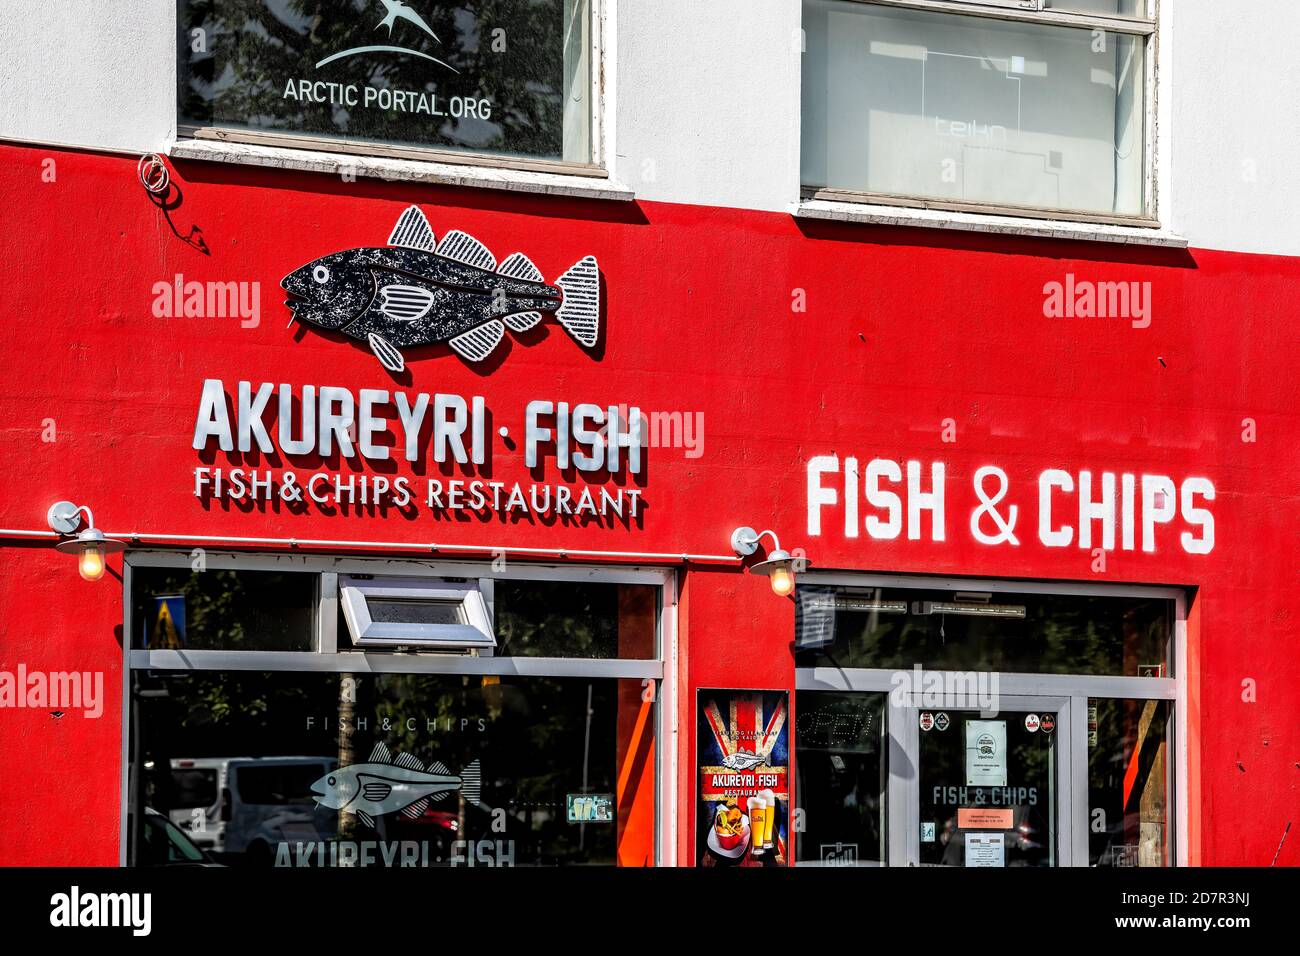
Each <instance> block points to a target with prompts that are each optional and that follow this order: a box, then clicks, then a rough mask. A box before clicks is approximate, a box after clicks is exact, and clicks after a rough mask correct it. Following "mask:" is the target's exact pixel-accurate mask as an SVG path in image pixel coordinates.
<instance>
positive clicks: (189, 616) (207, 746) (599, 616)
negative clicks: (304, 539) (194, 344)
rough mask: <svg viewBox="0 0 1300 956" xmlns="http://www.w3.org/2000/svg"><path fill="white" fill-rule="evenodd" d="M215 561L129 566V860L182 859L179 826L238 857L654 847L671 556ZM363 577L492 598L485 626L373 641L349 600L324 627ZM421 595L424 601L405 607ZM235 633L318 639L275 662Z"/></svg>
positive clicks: (485, 859) (498, 861)
mask: <svg viewBox="0 0 1300 956" xmlns="http://www.w3.org/2000/svg"><path fill="white" fill-rule="evenodd" d="M210 560H211V561H212V562H213V563H214V564H215V565H216V566H215V567H210V568H208V569H207V570H201V571H191V570H189V568H188V566H186V567H184V568H183V569H174V568H161V567H153V566H150V565H149V563H148V562H149V559H148V558H141V559H139V563H137V564H135V565H134V566H132V567H131V568H130V572H131V575H130V578H131V585H132V594H131V605H130V606H131V622H130V623H131V632H132V634H134V635H135V636H136V637H135V641H134V647H135V648H136V649H135V650H133V651H132V653H131V658H130V659H131V662H132V667H133V669H132V673H131V683H130V686H131V698H130V709H129V719H130V735H129V738H128V739H129V760H130V772H129V786H128V790H127V793H126V795H125V807H124V813H125V815H126V819H127V827H128V841H127V846H126V857H127V860H128V862H130V863H138V864H142V865H152V864H155V863H162V862H174V861H173V860H170V858H169V859H163V858H162V857H160V856H159V853H160V852H161V851H160V850H159V847H161V846H163V844H164V843H166V842H167V841H166V840H163V842H162V843H160V842H159V839H160V838H162V837H166V835H167V834H168V833H170V832H171V831H172V830H175V829H177V828H179V831H180V832H181V834H182V836H183V837H185V838H186V839H187V840H188V841H189V842H191V843H192V844H193V845H194V846H195V847H197V852H198V854H199V856H203V854H205V853H206V854H208V855H209V856H210V857H211V858H212V859H214V860H216V861H217V862H219V863H224V864H228V865H258V866H280V867H320V866H344V867H351V866H398V867H401V866H421V867H422V866H551V865H566V864H601V865H623V866H645V865H652V864H653V863H654V862H655V860H656V856H657V853H656V844H655V832H656V826H657V816H656V806H657V795H656V787H655V780H656V768H657V760H656V754H655V740H656V719H657V718H656V715H657V699H658V693H657V691H658V681H659V679H660V678H661V676H662V665H661V664H660V663H659V661H658V634H659V613H660V604H661V602H660V586H659V585H657V584H654V583H639V581H640V580H645V581H654V580H658V579H659V578H658V576H656V575H655V574H654V573H652V572H636V573H632V572H629V573H617V572H603V573H600V574H597V573H594V572H575V574H574V576H575V577H577V578H580V579H579V580H566V579H560V578H556V577H555V576H554V573H553V572H552V573H551V576H549V577H547V576H542V577H538V578H527V577H502V578H493V577H491V576H490V572H489V569H488V568H487V566H484V567H483V569H482V573H483V574H484V575H485V576H484V577H481V578H479V577H474V576H473V573H474V572H475V570H477V569H476V567H475V566H470V565H460V566H458V567H457V568H456V570H457V571H460V572H461V573H462V575H463V574H464V573H465V572H466V571H468V572H469V573H470V575H471V576H469V577H465V576H459V577H456V576H451V575H446V574H444V575H437V574H434V573H433V572H431V571H430V570H429V569H428V568H427V567H422V566H419V565H405V566H404V565H402V564H401V563H400V562H380V563H375V564H374V567H375V568H376V570H379V571H382V572H383V575H373V574H366V573H360V572H361V571H362V570H364V569H368V568H369V566H370V565H368V564H362V565H360V566H358V565H356V564H355V563H354V564H353V566H352V573H350V574H348V575H343V574H338V573H330V574H323V573H321V572H320V571H314V570H312V568H311V567H309V566H306V565H307V563H308V562H304V566H303V567H300V568H299V569H298V570H295V571H292V572H283V573H282V572H271V571H261V570H253V569H252V568H250V567H245V566H243V565H255V564H257V563H258V558H256V557H254V556H246V557H236V556H210ZM223 564H225V565H231V564H235V565H240V566H239V567H238V569H234V568H231V567H221V565H223ZM317 566H318V567H332V565H330V564H329V563H328V560H327V559H321V561H320V562H319V564H318V565H317ZM516 573H518V572H516ZM584 575H585V579H581V578H583V577H584ZM600 576H603V577H605V578H614V579H615V580H599V579H596V578H597V577H600ZM629 577H630V578H632V581H630V582H629V581H628V578H629ZM619 578H621V579H622V580H618V579H619ZM344 580H347V581H350V582H353V583H354V584H364V583H370V582H385V583H387V584H393V583H394V582H396V584H395V586H396V587H398V588H399V589H400V587H402V586H404V584H405V583H407V582H410V583H413V584H414V585H415V587H413V588H412V593H413V594H420V593H426V592H427V591H430V590H432V591H433V592H434V593H439V594H440V593H443V592H444V591H447V590H449V589H450V588H451V583H458V585H459V587H460V589H461V592H464V593H470V592H472V593H475V594H476V595H478V596H479V597H480V598H482V597H483V596H484V595H486V598H485V599H484V604H485V606H487V605H493V606H494V614H493V615H491V616H490V619H489V620H488V621H487V623H486V624H485V625H484V626H485V627H486V628H487V631H488V633H487V635H486V637H487V643H486V644H485V645H483V646H466V647H456V646H454V645H452V646H436V647H432V648H431V647H430V646H428V645H424V646H420V645H416V646H402V645H401V644H400V643H399V644H394V645H393V646H385V645H383V644H382V643H381V644H380V645H379V646H378V647H375V646H356V645H354V643H353V642H352V641H350V640H349V638H348V631H347V627H348V622H347V620H345V616H344V615H343V613H342V612H341V611H340V612H338V614H337V626H338V630H337V632H336V633H334V634H330V635H329V636H328V637H322V633H321V632H322V631H324V630H326V629H323V628H322V627H321V622H320V621H318V620H317V618H318V617H319V616H318V615H316V614H315V613H314V612H313V610H312V609H313V607H314V606H315V604H316V602H318V601H320V602H328V601H329V600H330V599H331V598H332V597H333V596H334V595H336V594H338V593H340V592H341V590H342V588H341V587H340V584H341V582H342V581H344ZM340 603H341V602H340ZM372 603H380V604H382V603H384V602H383V601H378V602H372ZM389 603H400V602H389ZM412 603H413V604H416V605H418V601H415V602H412ZM376 613H377V614H379V616H380V617H385V616H389V615H386V612H384V611H383V609H382V608H380V609H379V610H378V611H377V612H376ZM411 613H414V615H415V617H416V618H417V619H418V618H420V617H421V615H422V613H423V611H422V610H421V608H419V607H418V606H417V607H416V610H415V611H414V612H411V611H410V609H406V610H403V611H402V612H401V613H400V614H396V618H397V619H398V620H400V621H408V620H411V616H410V615H411ZM335 619H336V616H335V614H334V613H331V614H330V615H329V616H328V620H329V622H331V623H333V622H335ZM160 622H161V623H160ZM431 626H434V627H442V626H449V625H448V624H447V622H445V621H441V620H437V621H433V622H432V625H431ZM450 626H456V625H454V624H453V625H450ZM162 636H165V637H166V640H162V639H161V637H162ZM331 642H332V643H333V644H335V645H336V646H331ZM167 651H183V652H184V653H181V654H168V653H165V652H167ZM218 651H222V652H229V651H260V652H266V651H281V652H283V651H294V652H300V653H294V654H288V655H286V654H280V655H279V656H272V655H270V654H267V655H265V659H267V660H271V661H274V664H269V665H268V666H266V667H262V666H260V663H261V660H262V659H263V657H262V655H261V654H253V655H243V654H236V655H231V654H229V653H224V654H220V653H214V652H218ZM524 658H529V659H530V660H528V661H527V662H526V665H525V662H523V661H522V659H524ZM512 659H515V661H514V662H512ZM276 668H279V669H276ZM161 823H166V824H167V827H162V828H161V829H160V824H161ZM168 827H170V828H171V829H170V830H169V829H168ZM172 842H176V843H178V844H184V843H185V840H181V841H172ZM168 852H171V851H168ZM177 852H181V853H182V855H183V854H184V853H188V852H190V851H189V850H180V851H177Z"/></svg>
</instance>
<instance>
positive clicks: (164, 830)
mask: <svg viewBox="0 0 1300 956" xmlns="http://www.w3.org/2000/svg"><path fill="white" fill-rule="evenodd" d="M135 865H136V866H220V865H221V864H220V863H217V862H216V861H215V860H213V859H212V857H210V856H208V854H207V853H205V852H204V851H203V850H201V849H199V847H197V846H195V845H194V841H193V840H191V839H190V838H189V837H187V836H186V835H185V834H184V833H183V832H181V829H180V828H179V827H178V826H176V824H174V823H172V821H171V820H168V819H167V818H166V817H165V816H163V815H162V814H161V813H159V812H158V811H157V810H154V809H152V808H150V807H145V810H144V826H143V827H141V829H140V852H139V857H138V858H137V859H136V861H135Z"/></svg>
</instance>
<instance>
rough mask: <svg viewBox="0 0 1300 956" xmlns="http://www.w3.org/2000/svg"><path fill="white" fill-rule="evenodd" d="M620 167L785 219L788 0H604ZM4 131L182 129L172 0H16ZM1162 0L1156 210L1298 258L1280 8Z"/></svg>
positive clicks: (0, 100) (3, 49)
mask: <svg viewBox="0 0 1300 956" xmlns="http://www.w3.org/2000/svg"><path fill="white" fill-rule="evenodd" d="M606 2H607V4H608V10H609V13H610V23H611V25H612V28H613V30H614V31H615V34H616V35H615V38H614V41H613V42H612V43H611V44H610V46H609V52H610V59H611V60H612V61H613V62H611V63H607V64H606V70H607V73H608V74H609V75H610V76H611V78H612V79H613V81H614V82H612V83H611V84H610V85H609V88H610V89H611V90H612V92H613V101H614V108H613V110H612V115H609V116H607V117H606V124H607V127H608V128H609V132H610V134H611V144H612V150H611V156H610V157H609V160H610V166H611V169H612V172H613V174H614V177H615V178H616V179H618V180H620V181H622V182H623V183H624V184H626V185H628V186H630V187H631V188H632V189H634V190H635V192H636V194H637V197H638V198H642V199H650V200H660V201H666V202H678V203H691V204H700V205H716V206H735V207H742V208H751V209H763V210H779V211H789V210H791V209H792V208H793V206H794V204H795V202H796V201H797V198H798V184H799V168H798V163H799V56H800V52H799V42H798V28H799V21H800V6H799V3H798V0H711V2H710V3H708V4H699V3H696V2H691V0H606ZM5 6H6V10H5V12H6V14H7V16H6V19H5V24H4V27H3V31H0V88H3V90H4V95H3V96H0V138H5V139H15V140H24V141H29V142H37V143H42V142H45V143H51V144H61V145H72V146H80V147H86V148H93V149H108V150H120V151H123V152H129V153H141V152H145V151H147V150H161V149H164V148H166V146H167V144H168V143H169V141H170V140H171V138H172V137H173V136H174V134H175V110H174V100H175V96H174V92H173V91H174V89H175V54H174V52H173V44H174V37H175V9H176V8H175V4H174V3H173V2H172V0H134V2H131V3H120V2H117V3H92V2H90V0H10V2H8V3H7V4H6V5H5ZM1230 10H1231V12H1230V13H1228V12H1225V6H1224V4H1223V3H1221V2H1219V0H1162V31H1163V34H1162V37H1161V61H1160V68H1161V71H1162V95H1163V96H1164V97H1165V99H1164V100H1163V102H1162V104H1161V107H1162V108H1161V111H1160V112H1161V117H1160V123H1161V127H1162V135H1163V136H1164V139H1163V140H1162V153H1161V157H1160V159H1161V170H1160V179H1161V181H1162V188H1161V194H1162V199H1163V200H1164V206H1163V209H1162V218H1163V219H1164V220H1165V221H1166V223H1167V224H1169V225H1171V226H1172V227H1173V229H1175V230H1176V231H1178V232H1180V233H1181V234H1182V235H1184V236H1185V237H1187V238H1188V239H1189V240H1190V242H1191V244H1192V245H1193V246H1197V247H1202V248H1215V249H1227V250H1238V251H1248V252H1267V253H1276V254H1284V255H1300V230H1296V229H1295V228H1293V226H1292V223H1291V217H1290V214H1289V210H1290V209H1292V208H1294V207H1295V206H1296V205H1298V204H1300V179H1298V178H1297V177H1295V176H1292V175H1290V159H1291V158H1292V157H1294V156H1295V155H1297V154H1298V153H1300V125H1297V124H1296V123H1294V122H1292V121H1291V120H1290V119H1289V116H1290V109H1289V107H1290V105H1291V104H1294V103H1295V102H1297V101H1300V66H1298V65H1297V63H1296V60H1295V58H1294V56H1293V55H1292V53H1293V50H1292V47H1293V37H1294V36H1295V35H1296V32H1297V27H1300V8H1298V7H1297V6H1296V5H1295V4H1294V3H1291V2H1289V0H1255V2H1252V3H1249V4H1247V3H1236V4H1232V5H1231V8H1230Z"/></svg>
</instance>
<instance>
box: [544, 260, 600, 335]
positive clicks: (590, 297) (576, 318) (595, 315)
mask: <svg viewBox="0 0 1300 956" xmlns="http://www.w3.org/2000/svg"><path fill="white" fill-rule="evenodd" d="M555 284H556V285H558V286H559V287H560V288H561V289H562V290H564V301H563V302H561V303H560V307H559V309H557V310H556V312H555V317H556V318H557V319H559V321H560V325H562V326H564V331H566V332H568V333H569V335H571V336H572V337H573V339H574V341H576V342H578V343H579V344H580V345H584V346H586V347H587V348H591V347H592V346H593V345H595V344H596V339H598V338H599V337H600V266H599V265H598V264H597V263H596V258H595V256H585V257H584V258H582V259H579V260H578V261H577V262H575V263H574V264H573V267H572V268H571V269H569V271H568V272H566V273H565V274H564V275H562V276H560V277H559V278H558V279H556V280H555Z"/></svg>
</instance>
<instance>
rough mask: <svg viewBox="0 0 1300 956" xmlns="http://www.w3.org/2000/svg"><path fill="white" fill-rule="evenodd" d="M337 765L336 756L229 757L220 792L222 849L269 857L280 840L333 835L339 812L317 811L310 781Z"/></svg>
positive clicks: (267, 859) (319, 837)
mask: <svg viewBox="0 0 1300 956" xmlns="http://www.w3.org/2000/svg"><path fill="white" fill-rule="evenodd" d="M337 766H338V761H337V760H336V759H334V758H333V757H260V758H251V757H237V758H231V759H229V760H228V761H227V762H226V782H225V787H224V789H223V790H222V793H221V808H220V809H221V819H222V821H224V832H223V839H222V844H223V845H222V851H223V852H225V853H242V854H246V855H247V856H248V857H249V858H250V859H252V858H259V859H260V860H261V861H264V862H269V861H270V859H271V854H273V853H274V852H275V849H276V847H277V845H278V844H279V843H280V841H281V840H302V841H309V840H328V839H330V838H332V837H333V836H334V834H335V830H336V829H337V821H338V817H337V814H335V813H331V812H318V811H317V806H316V800H315V795H314V794H313V793H312V790H311V785H312V784H313V783H315V782H316V781H317V780H319V779H320V778H321V777H323V776H325V774H327V773H329V772H330V771H331V770H333V769H334V768H335V767H337ZM326 830H327V831H328V832H323V831H326Z"/></svg>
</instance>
